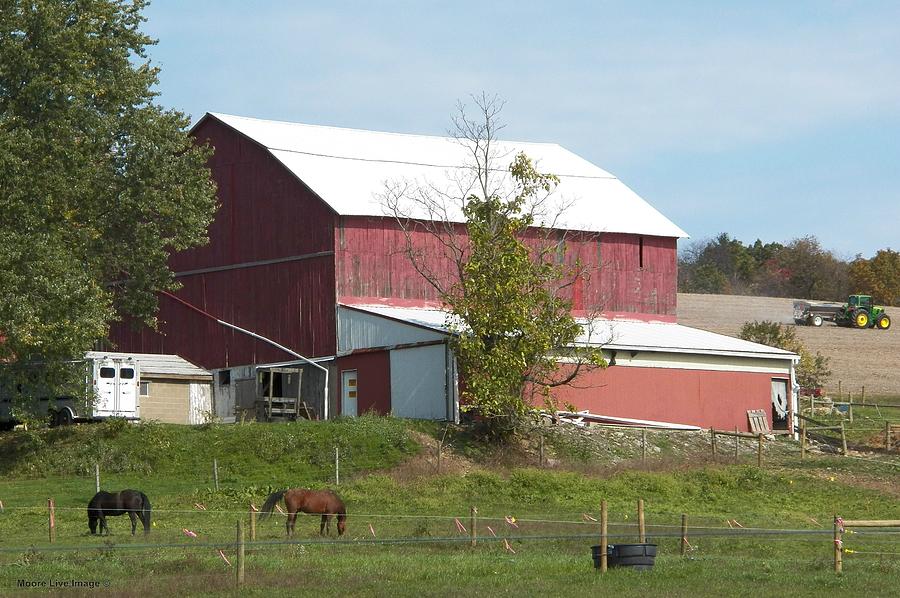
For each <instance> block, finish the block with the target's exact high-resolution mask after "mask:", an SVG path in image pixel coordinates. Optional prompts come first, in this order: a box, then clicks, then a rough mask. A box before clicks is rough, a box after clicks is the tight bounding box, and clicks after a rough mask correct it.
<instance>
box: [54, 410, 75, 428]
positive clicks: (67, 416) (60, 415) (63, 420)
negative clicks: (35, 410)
mask: <svg viewBox="0 0 900 598" xmlns="http://www.w3.org/2000/svg"><path fill="white" fill-rule="evenodd" d="M74 423H75V416H74V415H73V414H72V410H71V409H69V408H68V407H63V408H62V409H60V410H58V411H53V412H52V413H51V414H50V426H51V427H56V426H71V425H72V424H74Z"/></svg>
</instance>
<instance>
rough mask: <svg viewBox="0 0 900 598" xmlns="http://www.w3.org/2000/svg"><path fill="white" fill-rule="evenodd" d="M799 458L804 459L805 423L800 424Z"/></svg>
mask: <svg viewBox="0 0 900 598" xmlns="http://www.w3.org/2000/svg"><path fill="white" fill-rule="evenodd" d="M800 458H801V459H805V458H806V422H805V421H801V422H800Z"/></svg>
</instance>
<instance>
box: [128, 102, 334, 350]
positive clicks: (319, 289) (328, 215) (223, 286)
mask: <svg viewBox="0 0 900 598" xmlns="http://www.w3.org/2000/svg"><path fill="white" fill-rule="evenodd" d="M194 135H195V137H197V138H198V139H199V140H208V141H209V142H210V144H212V145H213V146H214V148H215V154H214V155H213V157H212V158H211V159H210V167H211V170H212V174H213V178H214V180H215V182H216V184H217V186H218V199H219V203H220V207H219V210H218V212H217V213H216V218H215V221H214V222H213V223H212V225H211V226H210V228H209V238H210V243H209V245H207V246H205V247H200V248H196V249H191V250H189V251H184V252H181V253H178V254H176V255H173V256H172V258H171V260H170V264H171V266H172V268H173V270H174V271H175V272H176V275H177V276H178V281H179V282H180V283H182V284H183V285H184V287H183V288H182V289H180V290H179V291H178V293H177V295H178V296H179V297H180V298H182V299H183V300H185V301H187V302H188V303H190V304H192V305H194V306H196V307H198V308H200V309H202V310H204V311H206V312H208V313H209V314H211V315H212V316H214V317H215V318H219V319H222V320H225V321H227V322H230V323H232V324H235V325H237V326H240V327H242V328H245V329H247V330H250V331H252V332H254V333H256V334H260V335H262V336H265V337H267V338H270V339H272V340H274V341H276V342H277V343H279V344H282V345H284V346H286V347H288V348H290V349H292V350H294V351H297V352H298V353H301V354H303V355H306V356H310V357H319V356H326V355H333V354H334V352H335V345H336V340H335V271H334V255H333V250H334V236H333V234H334V222H335V216H334V213H333V212H332V211H331V209H330V208H329V207H327V205H326V204H325V203H324V202H322V201H321V200H320V199H319V198H318V197H316V196H315V195H314V194H313V193H312V192H311V191H310V190H309V189H308V188H307V187H306V186H305V185H303V184H302V183H301V182H299V181H298V180H297V179H296V178H294V177H293V175H291V174H290V173H289V172H288V171H287V170H286V169H285V168H284V167H283V166H282V165H281V164H280V163H279V162H277V160H275V158H273V157H272V156H271V155H270V154H269V153H268V152H267V151H266V150H265V149H263V148H261V147H259V146H258V145H256V144H255V143H253V142H252V141H249V140H248V139H246V138H245V137H243V136H242V135H240V134H238V133H236V132H234V131H233V130H231V129H230V128H229V127H227V126H225V125H223V124H221V123H220V122H218V121H216V120H214V119H211V118H207V119H206V120H205V121H203V122H202V123H201V124H200V125H199V126H198V127H197V128H196V129H195V131H194ZM311 254H312V255H311ZM264 260H285V261H282V262H281V263H277V264H268V265H265V264H258V263H256V264H254V262H260V261H264ZM223 268H224V269H223ZM193 270H212V271H206V272H202V271H201V272H193V273H192V272H191V271H193ZM159 320H160V331H161V333H162V334H158V333H155V332H152V331H150V330H149V329H142V330H138V331H135V330H133V329H132V328H131V327H130V326H128V325H126V324H119V325H116V326H114V327H113V329H112V331H111V333H110V338H111V340H112V341H113V343H114V344H115V345H116V346H117V347H118V348H119V349H120V350H123V351H133V352H148V353H158V352H161V353H176V354H178V355H181V356H182V357H184V358H186V359H188V360H190V361H192V362H194V363H197V364H198V365H202V366H204V367H208V368H216V367H226V366H228V365H241V364H250V363H265V362H272V361H280V360H285V359H290V358H291V357H290V355H289V354H288V353H286V352H284V351H281V350H279V349H276V348H274V347H272V346H271V345H268V344H266V343H263V342H261V341H257V340H255V339H253V338H252V337H250V336H248V335H246V334H243V333H239V332H236V331H232V330H230V329H228V328H225V327H223V326H222V325H220V324H218V323H216V322H214V321H213V320H211V319H209V318H206V317H204V316H202V315H201V314H198V313H196V312H194V311H192V310H190V309H188V308H187V307H185V306H184V305H180V304H178V303H177V302H175V301H173V300H172V299H170V298H168V297H160V313H159Z"/></svg>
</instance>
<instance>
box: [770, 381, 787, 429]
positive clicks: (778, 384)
mask: <svg viewBox="0 0 900 598" xmlns="http://www.w3.org/2000/svg"><path fill="white" fill-rule="evenodd" d="M790 401H791V397H790V396H789V395H788V381H787V380H782V379H779V378H773V379H772V429H773V430H787V429H788V414H789V411H790V404H791V403H790Z"/></svg>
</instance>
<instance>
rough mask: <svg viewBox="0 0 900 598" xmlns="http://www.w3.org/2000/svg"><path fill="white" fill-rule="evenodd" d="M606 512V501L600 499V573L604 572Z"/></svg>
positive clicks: (606, 542)
mask: <svg viewBox="0 0 900 598" xmlns="http://www.w3.org/2000/svg"><path fill="white" fill-rule="evenodd" d="M607 517H608V513H607V511H606V501H605V500H603V501H600V573H606V562H607V559H606V547H607V545H608V539H607V536H606V524H607V523H608V519H607Z"/></svg>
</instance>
